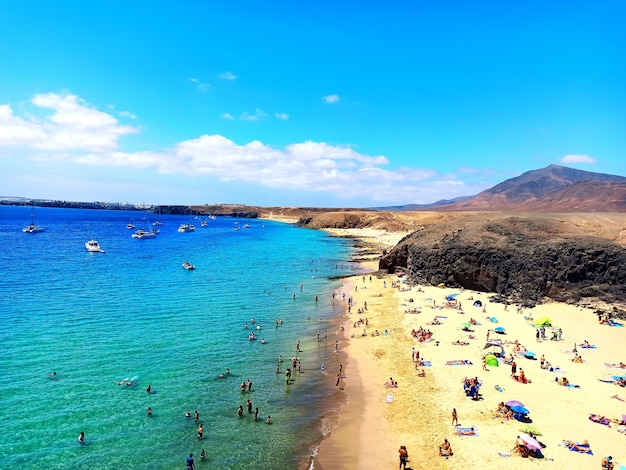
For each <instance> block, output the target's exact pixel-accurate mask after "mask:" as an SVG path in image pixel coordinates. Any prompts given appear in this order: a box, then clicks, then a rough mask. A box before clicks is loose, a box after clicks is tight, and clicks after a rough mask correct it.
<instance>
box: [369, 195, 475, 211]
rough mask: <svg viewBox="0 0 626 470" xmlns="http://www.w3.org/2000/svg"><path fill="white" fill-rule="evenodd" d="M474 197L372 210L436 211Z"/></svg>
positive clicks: (373, 208)
mask: <svg viewBox="0 0 626 470" xmlns="http://www.w3.org/2000/svg"><path fill="white" fill-rule="evenodd" d="M473 197H474V196H460V197H455V198H454V199H440V200H438V201H437V202H433V203H431V204H404V205H403V206H386V207H372V208H370V210H376V211H422V210H431V209H432V210H435V209H439V207H440V206H446V205H448V204H454V203H456V202H465V201H467V200H469V199H472V198H473Z"/></svg>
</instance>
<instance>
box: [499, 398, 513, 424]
mask: <svg viewBox="0 0 626 470" xmlns="http://www.w3.org/2000/svg"><path fill="white" fill-rule="evenodd" d="M496 417H498V418H500V419H504V420H507V421H508V420H511V419H513V410H511V407H510V406H508V405H505V404H504V402H503V401H501V402H500V403H498V408H497V409H496Z"/></svg>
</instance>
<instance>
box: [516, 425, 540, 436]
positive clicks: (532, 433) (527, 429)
mask: <svg viewBox="0 0 626 470" xmlns="http://www.w3.org/2000/svg"><path fill="white" fill-rule="evenodd" d="M519 430H520V431H522V432H525V433H526V434H530V436H531V437H532V436H542V435H543V434H541V433H540V432H539V431H538V430H537V428H533V427H532V426H523V427H521V428H519Z"/></svg>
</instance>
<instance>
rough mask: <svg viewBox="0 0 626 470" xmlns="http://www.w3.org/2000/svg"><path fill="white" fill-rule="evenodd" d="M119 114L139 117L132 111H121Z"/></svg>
mask: <svg viewBox="0 0 626 470" xmlns="http://www.w3.org/2000/svg"><path fill="white" fill-rule="evenodd" d="M118 114H119V115H120V116H122V117H127V118H130V119H137V115H136V114H133V113H131V112H130V111H120V112H119V113H118Z"/></svg>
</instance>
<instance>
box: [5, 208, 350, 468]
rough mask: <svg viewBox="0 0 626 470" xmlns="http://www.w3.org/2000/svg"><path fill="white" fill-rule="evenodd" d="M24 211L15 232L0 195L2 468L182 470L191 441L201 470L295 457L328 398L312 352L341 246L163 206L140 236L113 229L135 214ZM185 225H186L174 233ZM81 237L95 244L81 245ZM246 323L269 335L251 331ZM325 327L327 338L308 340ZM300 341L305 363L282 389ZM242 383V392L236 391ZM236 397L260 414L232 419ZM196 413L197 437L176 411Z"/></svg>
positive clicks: (332, 314) (329, 325) (293, 462)
mask: <svg viewBox="0 0 626 470" xmlns="http://www.w3.org/2000/svg"><path fill="white" fill-rule="evenodd" d="M35 213H36V218H37V220H36V222H37V223H38V224H39V225H41V226H43V227H44V228H45V232H43V233H37V234H25V233H22V231H21V228H22V227H24V226H25V225H27V224H28V223H29V222H30V214H31V209H30V208H28V207H2V206H0V266H2V275H1V276H0V296H1V298H2V302H1V303H0V468H59V469H63V468H72V469H75V468H99V469H100V468H101V469H106V468H122V467H123V468H165V469H167V468H184V467H185V459H186V457H187V456H188V454H189V453H190V452H193V454H194V457H195V458H196V462H197V468H199V469H201V468H203V467H204V468H209V467H210V468H220V469H231V468H232V469H245V468H265V469H284V468H298V467H299V466H302V465H306V464H303V462H307V460H308V456H310V454H311V453H312V452H314V449H315V446H316V444H317V443H318V442H319V440H320V438H321V433H322V427H323V425H324V424H323V418H324V416H325V415H326V414H327V413H328V412H329V411H331V410H332V407H333V406H335V401H334V399H331V397H332V396H333V395H334V394H333V391H334V387H333V385H334V383H333V379H332V378H328V377H325V376H324V375H322V374H321V372H320V363H321V362H332V361H333V358H334V357H336V356H335V354H334V346H335V345H334V340H335V339H336V326H335V325H334V324H333V321H335V322H336V319H337V317H339V316H340V315H341V314H342V311H343V310H342V306H341V305H339V304H338V303H335V302H334V301H333V300H332V292H333V290H335V289H338V288H339V287H340V283H339V281H333V280H329V277H331V276H337V275H342V274H350V273H351V271H350V270H351V269H354V268H353V267H352V266H351V265H349V264H348V263H347V262H346V261H347V260H348V259H349V257H350V254H351V253H352V250H353V249H352V247H351V246H350V245H349V243H348V242H346V241H345V240H341V239H337V238H332V237H329V236H328V235H326V234H325V233H323V232H320V231H314V230H306V229H300V228H297V227H294V226H291V225H287V224H280V223H274V222H267V221H260V220H239V221H238V223H239V225H240V226H242V225H243V224H244V223H249V224H250V225H251V227H250V228H247V229H244V228H242V229H241V230H239V231H235V230H233V224H234V221H235V220H234V219H230V218H218V219H217V220H211V221H209V226H208V227H200V221H199V220H192V219H191V218H190V217H186V216H185V217H184V216H161V218H160V220H161V221H162V222H163V225H162V226H161V227H160V229H161V234H160V235H159V236H158V237H157V238H156V239H149V240H137V239H133V238H131V233H132V231H130V230H128V229H127V228H126V224H127V223H128V222H129V221H130V220H131V218H134V219H135V223H136V224H137V226H139V225H140V223H141V220H140V218H139V216H140V214H138V213H136V212H123V211H91V210H68V209H52V208H37V209H36V211H35ZM183 222H186V223H189V222H193V223H195V224H196V226H197V229H196V232H194V233H178V232H177V231H176V229H177V228H178V225H179V224H180V223H183ZM91 238H95V239H97V240H98V241H99V243H100V245H101V247H102V248H103V249H104V250H106V253H87V252H86V250H85V247H84V244H85V242H86V241H87V240H89V239H91ZM183 260H188V261H190V262H192V263H194V264H195V265H196V267H197V268H196V270H195V271H186V270H184V269H183V268H182V266H181V263H182V261H183ZM300 284H303V286H302V290H301V288H300ZM294 294H295V295H296V299H295V300H294V299H293V295H294ZM316 295H317V296H319V301H318V302H316V301H315V296H316ZM307 317H310V320H307ZM252 318H254V319H255V320H256V325H259V326H260V327H261V329H260V330H257V331H256V333H257V335H258V337H259V338H265V339H266V341H267V344H261V341H260V340H257V341H249V340H248V334H249V333H250V330H246V329H245V327H244V324H245V323H249V324H250V326H251V327H253V326H254V325H252V323H251V319H252ZM278 319H282V320H283V324H282V325H280V326H279V327H278V328H277V327H275V321H276V320H278ZM324 329H327V330H328V339H329V340H328V342H324V341H321V342H319V343H318V342H317V340H316V333H317V331H321V332H322V335H323V331H324ZM298 340H300V341H301V349H302V353H300V354H298V357H299V358H300V360H301V364H302V372H301V373H299V374H298V373H295V374H294V375H295V381H294V383H293V384H292V385H289V386H285V384H284V375H283V373H282V372H283V371H284V370H285V369H286V367H288V366H290V364H289V360H290V358H291V357H293V356H294V355H296V342H297V341H298ZM279 355H282V356H283V357H284V359H285V362H283V363H282V364H281V373H280V374H277V373H276V365H277V363H278V360H277V359H278V356H279ZM226 368H230V371H231V373H230V375H229V376H227V377H226V378H223V379H221V378H219V377H218V374H219V373H220V372H223V371H225V370H226ZM53 371H56V372H57V377H56V378H55V379H50V378H49V374H50V373H51V372H53ZM131 378H134V382H133V385H132V386H125V385H122V386H119V385H117V384H116V382H119V381H122V380H123V379H127V380H128V379H131ZM248 379H251V380H252V381H253V386H252V391H251V392H249V393H248V392H246V393H241V391H240V385H241V382H242V381H247V380H248ZM148 385H151V388H152V393H147V392H146V390H145V389H146V387H147V386H148ZM247 399H251V400H252V403H253V407H254V408H256V407H258V408H259V421H258V422H255V421H254V420H253V418H252V416H251V415H249V414H248V413H247V411H246V412H245V413H244V416H243V417H242V418H239V417H238V416H237V408H238V407H239V405H243V406H244V410H245V408H246V400H247ZM148 407H151V408H152V409H153V414H152V416H148V414H147V412H146V410H147V408H148ZM196 409H197V410H198V412H199V413H200V419H199V421H198V423H203V425H204V435H203V439H202V440H199V439H198V437H197V434H196V431H197V426H198V423H196V422H195V421H194V420H193V419H187V418H185V416H184V414H185V411H186V410H189V411H190V412H191V414H192V415H193V414H194V410H196ZM268 415H271V416H272V424H270V425H268V424H266V423H265V418H267V416H268ZM81 431H84V432H85V444H83V445H80V444H79V443H78V442H77V437H78V435H79V434H80V432H81ZM201 449H205V451H206V454H207V458H206V460H205V461H204V462H200V461H199V455H200V451H201Z"/></svg>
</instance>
